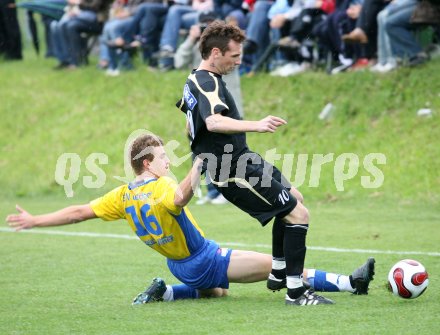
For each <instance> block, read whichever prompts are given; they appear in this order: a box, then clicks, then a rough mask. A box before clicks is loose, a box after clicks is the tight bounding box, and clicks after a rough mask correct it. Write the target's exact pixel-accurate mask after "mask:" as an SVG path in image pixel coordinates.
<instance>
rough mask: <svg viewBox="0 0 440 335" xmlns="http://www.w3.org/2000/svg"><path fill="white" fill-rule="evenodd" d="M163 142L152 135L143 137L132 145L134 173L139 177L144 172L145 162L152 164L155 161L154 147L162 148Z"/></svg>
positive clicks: (131, 153) (131, 156)
mask: <svg viewBox="0 0 440 335" xmlns="http://www.w3.org/2000/svg"><path fill="white" fill-rule="evenodd" d="M161 145H163V141H162V139H161V138H160V137H158V136H156V135H152V134H147V135H141V136H139V137H137V138H136V139H135V140H134V141H133V143H132V144H131V149H130V162H131V167H132V169H133V171H134V173H135V174H136V175H137V176H138V175H140V174H142V173H143V172H144V160H145V159H146V160H148V161H149V162H152V161H153V159H154V155H153V152H152V151H153V147H160V146H161Z"/></svg>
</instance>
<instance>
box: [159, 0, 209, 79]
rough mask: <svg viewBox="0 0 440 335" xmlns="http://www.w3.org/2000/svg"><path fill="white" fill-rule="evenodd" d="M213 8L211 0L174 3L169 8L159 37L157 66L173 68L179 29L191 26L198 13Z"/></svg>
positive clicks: (195, 20) (195, 21) (164, 68)
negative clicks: (190, 3) (185, 3)
mask: <svg viewBox="0 0 440 335" xmlns="http://www.w3.org/2000/svg"><path fill="white" fill-rule="evenodd" d="M213 8H214V5H213V0H193V1H192V5H191V6H189V5H174V6H172V7H171V8H170V10H169V11H168V13H167V16H166V19H165V25H164V27H163V30H162V34H161V37H160V54H159V58H160V60H159V67H160V68H161V69H162V70H164V71H166V70H171V69H172V68H173V63H174V52H175V51H176V49H177V45H178V42H179V31H180V29H182V28H183V29H189V28H191V26H192V25H194V24H196V23H197V22H198V18H199V15H200V13H202V12H206V11H212V10H213Z"/></svg>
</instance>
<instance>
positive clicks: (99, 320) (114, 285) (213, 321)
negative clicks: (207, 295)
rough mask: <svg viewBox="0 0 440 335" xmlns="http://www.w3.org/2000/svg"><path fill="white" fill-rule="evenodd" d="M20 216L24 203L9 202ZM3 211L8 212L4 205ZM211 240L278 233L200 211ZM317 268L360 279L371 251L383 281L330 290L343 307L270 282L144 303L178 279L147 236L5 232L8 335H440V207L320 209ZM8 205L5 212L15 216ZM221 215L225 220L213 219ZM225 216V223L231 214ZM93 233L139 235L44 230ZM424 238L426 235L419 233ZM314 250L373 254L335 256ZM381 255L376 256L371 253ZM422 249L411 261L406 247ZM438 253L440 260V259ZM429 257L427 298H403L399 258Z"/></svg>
mask: <svg viewBox="0 0 440 335" xmlns="http://www.w3.org/2000/svg"><path fill="white" fill-rule="evenodd" d="M20 203H21V204H22V205H23V206H26V207H27V208H28V209H29V210H32V211H34V212H35V211H38V212H40V211H47V210H53V209H55V208H57V207H59V206H65V205H66V204H67V203H66V201H64V200H62V199H58V200H57V199H52V200H50V201H48V200H47V199H41V200H37V199H32V200H31V199H21V201H20ZM5 205H6V207H8V208H9V209H11V208H12V207H13V203H12V202H10V201H8V202H7V203H6V204H5ZM2 207H3V206H2ZM191 209H192V211H193V214H195V215H196V217H197V218H198V220H199V222H200V223H201V224H202V227H203V228H204V230H205V233H206V234H207V236H210V237H211V238H213V239H215V240H216V241H218V242H220V243H222V244H223V245H228V243H232V242H237V243H242V244H243V247H241V248H246V249H253V250H257V251H261V252H270V247H269V246H270V228H268V227H266V228H260V227H259V225H258V224H257V223H256V222H252V221H251V220H250V219H249V218H248V217H247V216H245V215H244V214H242V213H241V212H239V211H238V210H237V209H235V208H234V207H233V206H231V205H227V206H226V207H222V209H221V210H220V211H221V215H214V216H213V212H214V211H216V212H217V211H218V210H219V209H218V207H214V206H213V205H209V206H203V207H200V206H196V205H192V206H191ZM310 209H311V212H312V213H313V220H312V228H311V230H310V232H309V235H308V236H309V237H308V245H309V247H310V249H309V250H308V252H307V260H306V266H307V267H310V268H319V269H326V270H330V271H335V272H340V273H351V271H352V270H353V269H354V268H355V267H357V266H358V265H359V264H361V263H363V262H364V261H365V259H366V258H367V257H369V256H374V257H375V258H376V261H377V263H376V276H375V280H374V281H373V282H372V283H371V288H370V294H369V295H368V296H354V295H351V294H349V293H327V294H326V296H328V297H330V298H332V299H334V300H335V302H336V304H335V305H333V306H316V307H305V308H295V307H291V306H285V305H284V301H283V294H282V293H281V292H277V293H272V292H270V291H268V290H267V289H266V288H265V283H255V284H231V287H230V296H229V297H227V298H224V299H210V300H195V301H190V300H186V301H176V302H172V303H156V304H151V305H144V306H140V307H132V306H130V302H131V298H133V297H134V296H135V295H136V294H137V293H138V292H139V291H141V290H143V288H144V286H146V285H147V284H148V283H149V281H150V280H151V279H152V278H153V277H155V276H161V277H162V278H164V279H165V280H166V281H167V282H168V283H175V282H176V280H175V279H174V278H173V276H172V275H171V274H170V273H169V272H168V271H167V268H166V264H165V261H164V259H163V258H162V257H160V256H159V255H158V254H157V255H156V254H155V253H154V252H153V251H152V250H150V249H148V248H147V247H145V246H144V245H142V243H141V242H139V241H137V240H136V239H123V238H110V237H86V236H69V235H67V236H66V235H47V234H34V233H7V232H4V231H2V232H0V252H1V255H2V257H1V258H0V266H1V269H2V270H1V272H2V275H1V279H0V280H1V287H2V289H1V291H0V306H1V308H0V318H1V320H2V322H1V324H0V333H2V334H137V333H148V334H212V333H217V334H254V333H256V332H258V333H259V334H279V333H290V332H293V331H295V330H296V331H300V332H304V333H310V334H398V333H400V334H433V333H435V332H436V330H435V329H437V327H438V314H439V312H440V309H439V302H438V301H439V299H440V293H439V292H440V284H439V279H440V278H439V273H440V264H439V255H440V254H439V252H438V251H439V250H438V245H439V242H440V239H439V236H438V234H434V233H435V232H437V233H438V222H439V220H440V215H439V213H438V210H436V209H433V208H432V207H429V206H423V205H422V206H419V207H418V208H417V209H415V208H413V206H412V205H410V204H408V205H402V204H399V203H392V202H389V203H381V202H378V201H372V202H368V203H366V202H362V201H353V202H344V203H338V202H336V203H331V204H330V203H316V204H311V206H310ZM6 212H7V211H5V210H4V209H3V208H2V210H1V214H2V215H3V214H5V213H6ZM213 217H215V219H213ZM219 217H221V218H219ZM48 231H49V232H50V231H62V232H65V233H67V234H68V233H78V232H91V233H99V234H119V235H122V236H133V237H134V234H132V233H131V231H130V229H129V228H128V225H127V224H126V223H125V222H123V221H119V222H114V223H104V222H102V221H99V220H94V221H90V222H87V223H82V224H79V225H76V226H69V227H59V228H57V229H55V228H52V229H50V230H38V231H33V232H48ZM415 232H416V233H415ZM314 247H324V248H332V247H333V248H339V249H348V250H349V249H363V250H365V251H357V252H350V251H344V252H330V251H325V250H316V249H314ZM368 250H372V251H368ZM411 251H412V252H420V254H411V253H409V254H400V253H399V252H411ZM429 252H435V255H432V256H429V255H428V253H429ZM404 258H414V259H417V260H419V261H421V262H422V263H423V264H424V265H425V266H426V268H427V270H428V271H429V274H430V285H429V287H428V289H427V291H426V292H425V293H424V294H423V295H422V296H421V297H419V298H418V299H416V300H411V301H409V300H408V301H407V300H403V299H400V298H398V297H395V296H393V295H391V294H390V293H389V292H388V291H387V290H386V288H385V284H386V281H387V279H386V278H387V274H388V270H389V269H390V268H391V266H392V265H393V264H394V263H395V262H396V261H398V260H400V259H404Z"/></svg>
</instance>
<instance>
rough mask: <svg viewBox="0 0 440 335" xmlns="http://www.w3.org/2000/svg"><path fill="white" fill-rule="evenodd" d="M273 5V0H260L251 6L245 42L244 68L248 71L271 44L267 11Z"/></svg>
mask: <svg viewBox="0 0 440 335" xmlns="http://www.w3.org/2000/svg"><path fill="white" fill-rule="evenodd" d="M272 5H273V1H272V0H258V1H256V3H255V4H254V5H253V8H251V7H250V15H249V22H248V25H247V28H246V40H245V41H244V43H243V61H242V68H244V69H245V71H248V70H249V69H250V68H252V66H253V64H254V63H255V62H256V61H257V60H258V59H259V58H260V57H261V56H262V54H263V52H264V50H265V48H266V47H267V46H269V44H270V26H269V22H270V21H269V18H268V17H267V13H268V12H269V9H270V7H271V6H272Z"/></svg>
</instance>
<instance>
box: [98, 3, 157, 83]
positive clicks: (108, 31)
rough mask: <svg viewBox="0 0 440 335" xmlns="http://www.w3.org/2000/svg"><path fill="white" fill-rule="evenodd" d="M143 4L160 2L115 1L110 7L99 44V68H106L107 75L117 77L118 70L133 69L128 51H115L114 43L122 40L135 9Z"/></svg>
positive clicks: (132, 18)
mask: <svg viewBox="0 0 440 335" xmlns="http://www.w3.org/2000/svg"><path fill="white" fill-rule="evenodd" d="M144 2H147V3H161V2H162V1H160V0H116V1H115V2H114V3H113V5H112V9H111V11H110V20H109V21H107V22H106V23H105V25H104V29H103V32H102V35H101V37H100V44H99V50H100V60H99V67H101V68H103V69H105V68H108V70H107V74H108V75H112V76H113V75H118V74H119V68H122V69H131V68H132V67H133V65H132V64H131V60H130V54H129V52H128V50H125V49H124V48H121V49H116V47H118V45H117V44H115V41H116V40H117V39H120V38H122V36H123V34H124V32H125V31H126V30H127V29H128V27H129V26H130V25H131V24H132V22H133V20H134V14H135V13H136V11H137V9H138V8H139V6H140V5H141V4H142V3H144ZM115 49H116V50H115ZM117 53H119V54H120V55H119V57H117ZM117 58H119V59H120V62H118V60H117ZM118 63H119V64H118Z"/></svg>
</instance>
